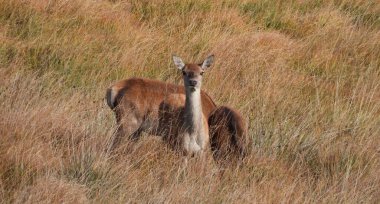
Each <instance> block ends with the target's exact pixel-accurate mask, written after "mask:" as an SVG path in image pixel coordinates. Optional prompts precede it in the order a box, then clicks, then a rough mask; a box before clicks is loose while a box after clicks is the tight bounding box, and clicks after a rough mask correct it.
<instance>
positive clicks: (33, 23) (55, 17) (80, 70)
mask: <svg viewBox="0 0 380 204" xmlns="http://www.w3.org/2000/svg"><path fill="white" fill-rule="evenodd" d="M379 19H380V4H379V3H377V1H364V0H331V1H327V0H318V1H274V0H260V1H259V0H249V1H248V0H247V1H232V0H225V1H206V0H185V1H182V0H174V1H168V0H154V1H137V0H112V1H106V0H101V1H90V0H73V1H63V0H54V1H49V0H28V1H22V0H0V104H1V106H0V201H1V202H2V203H13V202H16V203H25V202H26V203H36V202H38V203H40V202H42V203H62V202H66V203H94V202H95V203H115V202H116V203H125V202H133V203H134V202H143V203H146V202H150V203H162V202H174V203H182V202H186V203H194V202H202V203H220V202H224V203H241V202H250V203H251V202H254V203H278V202H284V203H304V202H307V203H321V202H322V203H358V202H362V203H378V202H380V177H379V175H380V160H379V158H380V157H379V156H380V148H379V147H380V137H379V136H380V91H379V86H380V20H379ZM173 53H176V54H178V55H179V56H181V57H182V58H183V59H186V60H187V61H189V62H190V61H200V60H202V59H203V58H204V57H205V56H206V55H207V54H209V53H214V54H215V55H216V62H215V65H214V66H213V68H212V69H211V70H210V71H209V72H208V73H207V74H206V75H205V79H204V83H205V85H204V86H203V89H204V90H206V91H207V92H208V93H209V94H210V95H211V96H213V98H214V100H215V101H216V102H217V103H218V104H226V105H230V106H232V107H235V108H236V109H238V110H239V111H240V112H242V113H244V116H245V117H246V118H247V119H248V120H249V135H250V137H252V139H253V143H252V144H251V147H252V148H251V149H252V151H251V153H250V155H249V157H248V158H247V159H246V160H245V161H244V162H243V165H242V166H241V167H240V168H230V169H226V170H222V169H220V167H218V166H217V165H216V164H215V163H214V162H213V161H212V158H211V157H209V158H207V159H206V160H207V161H206V162H204V163H202V164H199V163H198V162H197V161H196V160H193V159H192V160H190V162H189V166H188V167H187V168H186V169H183V168H182V165H181V162H182V159H181V158H180V157H178V156H177V155H176V154H174V153H173V152H172V151H171V150H170V149H168V148H167V147H166V146H165V145H164V144H162V143H161V142H160V141H159V140H156V139H153V138H152V137H144V138H143V139H142V141H140V142H139V143H138V144H137V145H136V148H135V149H134V150H126V147H127V145H126V144H123V145H122V146H121V147H120V148H119V150H118V153H117V154H114V155H109V154H107V153H105V152H104V149H106V147H107V145H108V144H109V140H110V138H111V136H112V134H113V131H114V129H115V119H114V116H113V114H112V112H111V110H109V108H108V107H106V105H105V104H104V101H103V97H104V94H105V90H106V87H108V86H109V85H110V84H112V83H113V82H115V81H117V80H119V79H124V78H128V77H131V76H139V77H149V78H154V79H161V80H165V81H169V82H173V83H181V79H180V74H178V73H177V71H176V69H175V68H174V66H173V65H172V62H171V57H170V56H171V54H173Z"/></svg>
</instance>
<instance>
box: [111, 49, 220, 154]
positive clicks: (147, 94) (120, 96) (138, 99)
mask: <svg viewBox="0 0 380 204" xmlns="http://www.w3.org/2000/svg"><path fill="white" fill-rule="evenodd" d="M173 60H174V64H175V65H176V66H177V68H181V70H182V72H183V74H184V76H183V77H184V83H185V86H178V85H174V84H170V83H165V82H161V81H156V80H150V79H142V78H131V79H128V80H123V81H120V82H117V83H116V84H114V85H112V86H111V87H110V88H108V90H107V94H106V99H107V104H108V106H109V107H110V108H111V109H113V110H114V112H115V114H116V121H117V124H118V125H119V128H118V130H117V133H116V134H115V138H114V140H113V144H111V149H114V148H115V147H116V146H117V145H118V144H119V143H120V141H121V139H122V137H123V136H128V137H129V139H131V140H136V139H138V138H139V137H140V135H141V133H142V132H147V133H149V134H153V135H159V136H165V135H164V134H165V133H167V132H169V130H168V127H167V126H165V125H162V123H161V124H160V119H159V116H160V115H162V114H161V113H160V106H162V103H163V102H164V103H170V102H173V101H175V100H174V99H173V97H174V95H173V94H182V95H186V99H185V101H186V102H187V103H186V102H185V104H187V106H186V105H185V108H184V109H185V112H186V114H185V118H189V119H187V120H189V122H184V123H183V124H186V125H188V126H191V125H194V126H193V127H191V129H190V130H189V131H190V133H191V134H193V132H191V131H194V130H195V129H194V128H201V129H202V131H201V132H202V137H199V138H198V139H196V140H195V141H196V142H197V145H198V142H200V144H199V145H200V146H199V145H198V146H195V145H196V144H194V143H193V142H194V139H195V138H194V135H191V136H184V141H183V143H184V144H183V145H185V146H187V147H185V149H189V148H190V149H192V150H198V148H201V149H203V148H204V147H205V145H206V143H207V141H208V139H201V138H203V135H204V134H203V132H205V130H203V128H207V127H208V126H207V125H203V124H201V125H200V124H198V123H197V121H193V123H191V122H190V121H191V120H193V119H194V120H197V119H202V118H203V117H204V118H206V119H205V120H206V122H207V119H208V116H209V114H210V113H211V112H212V110H213V109H214V108H215V107H216V105H215V103H214V102H213V101H212V99H211V98H210V97H209V96H208V95H207V94H206V93H205V92H203V91H201V90H200V85H201V79H202V74H203V72H204V70H205V69H207V68H208V67H210V66H211V64H212V62H213V56H209V57H208V58H207V59H206V60H205V61H204V62H203V63H202V64H184V63H183V62H182V60H181V59H180V58H178V57H175V56H173ZM187 96H188V97H187ZM182 100H183V97H182V99H181V101H182ZM178 103H179V102H178ZM175 106H177V107H178V104H173V107H175ZM201 113H202V114H201ZM200 116H202V117H200ZM185 118H183V120H185ZM190 119H191V120H190ZM205 126H207V127H205ZM207 131H208V130H207ZM196 132H197V133H196V134H200V133H199V132H200V131H199V130H198V129H197V130H196ZM207 136H208V134H207ZM188 140H189V141H188ZM191 145H194V146H191ZM190 149H189V150H190Z"/></svg>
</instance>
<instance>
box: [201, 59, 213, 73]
mask: <svg viewBox="0 0 380 204" xmlns="http://www.w3.org/2000/svg"><path fill="white" fill-rule="evenodd" d="M213 62H214V55H210V56H208V57H207V58H206V59H205V61H203V63H202V69H204V70H205V69H207V68H209V67H210V66H211V65H212V63H213Z"/></svg>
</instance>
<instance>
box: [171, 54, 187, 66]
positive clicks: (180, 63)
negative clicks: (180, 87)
mask: <svg viewBox="0 0 380 204" xmlns="http://www.w3.org/2000/svg"><path fill="white" fill-rule="evenodd" d="M173 62H174V64H175V66H176V67H177V68H178V69H181V70H182V69H183V67H185V63H183V61H182V59H181V58H180V57H177V56H175V55H173Z"/></svg>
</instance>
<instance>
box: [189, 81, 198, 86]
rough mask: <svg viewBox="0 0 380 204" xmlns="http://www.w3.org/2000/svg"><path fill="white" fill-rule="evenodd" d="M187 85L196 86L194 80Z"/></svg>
mask: <svg viewBox="0 0 380 204" xmlns="http://www.w3.org/2000/svg"><path fill="white" fill-rule="evenodd" d="M189 84H190V86H196V85H197V81H195V80H190V81H189Z"/></svg>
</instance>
